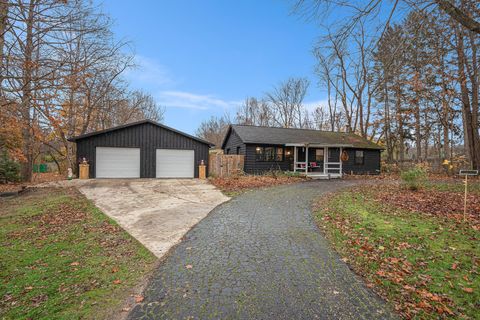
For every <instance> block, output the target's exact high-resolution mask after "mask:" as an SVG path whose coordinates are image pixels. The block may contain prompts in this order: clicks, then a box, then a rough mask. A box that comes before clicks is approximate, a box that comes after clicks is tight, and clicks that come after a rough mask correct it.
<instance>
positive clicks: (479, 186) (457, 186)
mask: <svg viewBox="0 0 480 320" xmlns="http://www.w3.org/2000/svg"><path fill="white" fill-rule="evenodd" d="M425 188H426V189H429V190H438V191H448V192H464V191H465V185H464V184H463V180H455V182H438V181H429V182H427V183H426V184H425ZM468 192H471V193H473V194H480V182H479V181H478V178H475V179H472V178H470V179H469V181H468Z"/></svg>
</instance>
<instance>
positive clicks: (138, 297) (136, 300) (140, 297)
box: [135, 295, 145, 303]
mask: <svg viewBox="0 0 480 320" xmlns="http://www.w3.org/2000/svg"><path fill="white" fill-rule="evenodd" d="M143 299H145V298H144V297H143V296H140V295H138V296H135V303H140V302H142V301H143Z"/></svg>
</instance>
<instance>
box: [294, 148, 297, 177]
mask: <svg viewBox="0 0 480 320" xmlns="http://www.w3.org/2000/svg"><path fill="white" fill-rule="evenodd" d="M293 172H297V146H294V147H293Z"/></svg>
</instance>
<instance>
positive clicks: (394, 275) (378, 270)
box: [315, 186, 480, 319]
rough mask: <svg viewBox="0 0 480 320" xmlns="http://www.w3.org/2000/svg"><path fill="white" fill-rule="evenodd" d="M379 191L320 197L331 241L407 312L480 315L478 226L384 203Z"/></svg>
mask: <svg viewBox="0 0 480 320" xmlns="http://www.w3.org/2000/svg"><path fill="white" fill-rule="evenodd" d="M442 188H446V189H448V188H456V187H448V188H447V187H445V186H442ZM448 190H450V189H448ZM374 192H375V191H365V190H356V189H355V190H349V191H346V192H342V193H339V194H337V195H334V196H333V197H331V198H330V199H328V201H327V202H325V201H323V203H322V207H321V208H320V209H319V210H318V211H317V212H316V214H315V219H316V221H317V223H318V224H319V225H320V227H321V228H322V229H323V230H324V231H325V234H326V235H327V237H328V238H329V240H330V241H331V243H332V245H333V246H334V248H335V249H336V250H337V251H338V252H339V253H340V255H342V256H344V257H346V258H347V259H348V260H347V261H348V263H349V264H350V265H351V266H352V267H353V269H354V270H355V271H357V272H358V273H359V274H361V275H362V276H363V277H364V278H365V280H366V282H367V283H369V285H370V286H372V287H374V288H375V290H376V291H377V292H379V293H380V294H381V295H382V296H383V297H384V298H386V299H387V300H388V301H390V302H391V304H392V306H393V307H395V306H396V307H397V310H398V311H399V312H400V313H401V314H402V315H403V316H405V317H407V318H408V317H412V318H415V319H438V318H439V317H443V316H446V315H448V312H450V311H451V312H452V313H453V314H451V315H450V316H452V317H458V318H465V319H469V318H470V319H479V318H480V316H479V313H478V310H479V303H480V269H479V268H480V245H479V240H480V232H479V231H478V229H477V230H475V229H474V228H472V226H471V225H469V224H467V223H463V222H462V221H453V220H448V219H447V218H444V217H432V216H426V215H422V214H420V213H413V212H406V211H402V210H398V209H395V208H391V207H387V206H385V205H382V204H380V203H378V202H376V201H374V200H373V195H374ZM392 258H393V260H392ZM464 288H471V289H473V292H472V293H467V292H465V291H464ZM467 290H470V289H467ZM430 294H432V295H433V298H432V296H430ZM423 302H426V303H427V304H426V305H425V304H423V305H422V303H423ZM445 307H446V308H445Z"/></svg>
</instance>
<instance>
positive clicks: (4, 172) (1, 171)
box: [0, 151, 20, 183]
mask: <svg viewBox="0 0 480 320" xmlns="http://www.w3.org/2000/svg"><path fill="white" fill-rule="evenodd" d="M19 180H20V164H19V163H18V162H16V161H14V160H12V159H10V157H9V156H8V154H7V152H6V151H3V152H2V154H1V155H0V183H7V182H16V181H19Z"/></svg>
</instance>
